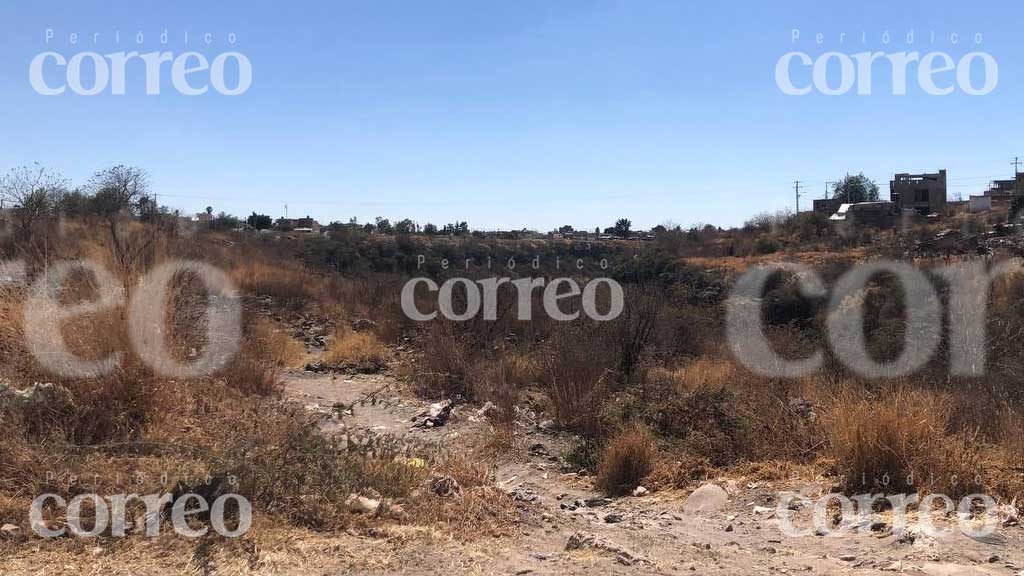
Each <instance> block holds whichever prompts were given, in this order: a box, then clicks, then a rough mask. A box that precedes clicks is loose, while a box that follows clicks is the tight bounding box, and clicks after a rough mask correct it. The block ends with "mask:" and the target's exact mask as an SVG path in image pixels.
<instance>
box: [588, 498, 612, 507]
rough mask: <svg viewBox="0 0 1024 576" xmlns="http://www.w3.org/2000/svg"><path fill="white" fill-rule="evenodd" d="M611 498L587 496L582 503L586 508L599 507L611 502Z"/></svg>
mask: <svg viewBox="0 0 1024 576" xmlns="http://www.w3.org/2000/svg"><path fill="white" fill-rule="evenodd" d="M612 502H613V500H612V499H611V498H588V499H586V500H584V501H583V505H584V506H586V507H587V508H601V507H602V506H607V505H609V504H611V503H612Z"/></svg>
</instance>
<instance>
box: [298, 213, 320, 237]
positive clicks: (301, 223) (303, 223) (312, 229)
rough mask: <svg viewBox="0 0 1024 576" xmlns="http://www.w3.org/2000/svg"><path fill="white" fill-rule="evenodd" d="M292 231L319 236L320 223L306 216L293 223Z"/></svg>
mask: <svg viewBox="0 0 1024 576" xmlns="http://www.w3.org/2000/svg"><path fill="white" fill-rule="evenodd" d="M293 229H294V230H295V231H296V232H306V233H308V234H319V233H320V223H319V222H317V221H316V220H314V219H312V218H310V217H309V215H306V217H305V218H299V219H298V220H296V221H295V226H293Z"/></svg>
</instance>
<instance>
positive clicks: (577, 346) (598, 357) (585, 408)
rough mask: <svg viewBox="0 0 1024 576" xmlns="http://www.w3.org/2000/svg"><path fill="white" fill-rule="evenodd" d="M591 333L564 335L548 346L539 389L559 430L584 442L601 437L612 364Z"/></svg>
mask: <svg viewBox="0 0 1024 576" xmlns="http://www.w3.org/2000/svg"><path fill="white" fill-rule="evenodd" d="M599 342H600V339H599V337H598V336H597V335H596V334H595V333H594V332H592V331H590V330H587V329H580V330H574V331H565V332H563V333H560V334H558V335H557V336H556V338H555V340H554V342H552V343H551V344H550V351H549V353H548V355H547V356H546V357H545V358H544V360H543V370H542V373H541V378H542V386H543V390H544V393H545V395H546V396H547V399H548V403H549V404H550V408H551V414H552V416H553V418H554V420H555V423H556V424H558V426H559V427H561V428H564V429H566V430H571V431H573V432H576V433H578V434H581V435H583V436H585V437H587V438H591V439H594V438H598V437H600V435H601V428H602V423H601V413H602V410H603V408H604V402H605V399H606V398H607V397H608V389H609V379H610V378H613V377H614V371H613V370H612V368H611V363H612V362H614V361H615V360H616V359H614V358H608V357H605V356H602V352H603V350H604V348H603V347H602V346H600V345H599Z"/></svg>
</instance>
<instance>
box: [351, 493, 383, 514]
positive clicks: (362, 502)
mask: <svg viewBox="0 0 1024 576" xmlns="http://www.w3.org/2000/svg"><path fill="white" fill-rule="evenodd" d="M345 506H346V507H348V509H349V511H351V512H355V513H357V514H375V513H376V512H377V509H378V508H380V500H374V499H372V498H366V497H364V496H359V495H358V494H351V495H349V497H348V499H347V500H345Z"/></svg>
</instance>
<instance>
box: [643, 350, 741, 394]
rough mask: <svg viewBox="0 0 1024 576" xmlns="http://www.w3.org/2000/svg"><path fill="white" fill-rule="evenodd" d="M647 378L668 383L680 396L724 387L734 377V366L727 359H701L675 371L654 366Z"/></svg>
mask: <svg viewBox="0 0 1024 576" xmlns="http://www.w3.org/2000/svg"><path fill="white" fill-rule="evenodd" d="M647 377H648V378H649V379H650V380H654V381H661V382H667V383H670V385H671V386H672V387H673V388H674V389H675V390H676V391H677V392H679V393H680V394H687V393H690V392H693V391H694V390H697V389H699V388H709V389H716V388H722V387H724V386H725V385H727V384H728V383H729V382H730V381H732V380H733V379H734V378H735V377H736V365H735V364H734V363H733V362H732V361H731V360H727V359H721V358H714V357H702V358H697V359H695V360H694V361H692V362H690V363H688V364H686V365H685V366H683V367H682V368H677V369H675V370H669V369H667V368H664V367H661V366H655V367H653V368H651V369H650V370H648V372H647Z"/></svg>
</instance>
